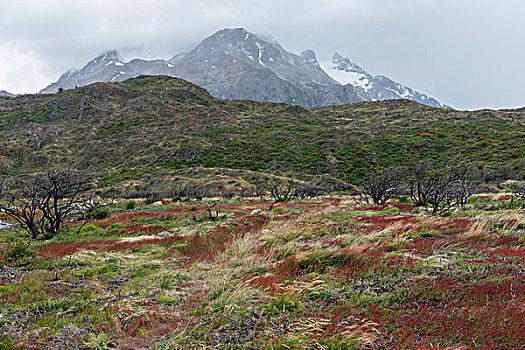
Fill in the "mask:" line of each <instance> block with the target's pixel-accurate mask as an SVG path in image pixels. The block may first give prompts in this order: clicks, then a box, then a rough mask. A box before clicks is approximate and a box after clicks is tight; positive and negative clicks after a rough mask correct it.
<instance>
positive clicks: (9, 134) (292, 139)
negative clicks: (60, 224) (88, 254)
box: [0, 76, 525, 182]
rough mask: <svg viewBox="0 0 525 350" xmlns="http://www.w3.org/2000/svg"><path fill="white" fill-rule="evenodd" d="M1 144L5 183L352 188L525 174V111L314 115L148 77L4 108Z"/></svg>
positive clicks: (404, 109)
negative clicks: (129, 179) (78, 174)
mask: <svg viewBox="0 0 525 350" xmlns="http://www.w3.org/2000/svg"><path fill="white" fill-rule="evenodd" d="M0 140H1V141H0V165H1V170H2V172H4V173H5V172H13V171H14V172H20V171H31V170H37V169H41V168H46V167H49V166H73V167H76V168H80V169H88V170H93V171H101V172H107V173H118V172H121V171H123V169H129V168H142V169H144V170H146V171H147V170H148V169H151V170H153V169H156V170H159V169H160V170H162V169H166V170H168V169H174V168H180V167H191V166H199V167H202V166H204V167H228V168H240V169H249V170H264V171H268V172H273V173H282V172H285V173H289V174H295V175H301V174H330V175H331V176H334V177H337V178H340V179H342V180H346V181H351V182H355V181H357V180H359V179H360V178H361V177H362V175H363V174H364V173H365V172H367V169H368V168H370V167H379V166H389V165H396V164H402V163H406V162H407V161H410V160H412V159H414V158H432V159H436V160H439V161H442V162H445V161H450V160H458V159H462V160H465V161H473V162H477V163H478V164H479V166H480V167H492V168H495V169H501V168H504V167H506V168H507V170H509V169H512V168H517V167H519V166H522V165H523V164H524V162H525V157H524V153H525V142H524V140H525V112H523V111H519V110H514V111H490V110H483V111H475V112H459V111H455V110H452V109H436V108H431V107H426V106H422V105H420V104H417V103H415V102H411V101H407V100H395V101H382V102H362V103H356V104H349V105H343V106H330V107H323V108H313V109H305V108H302V107H299V106H292V105H286V104H276V103H260V102H252V101H223V100H218V99H215V98H213V97H211V96H210V95H209V94H208V93H207V92H206V91H205V90H204V89H201V88H199V87H197V86H196V85H193V84H190V83H188V82H186V81H184V80H181V79H176V78H169V77H159V76H157V77H151V76H148V77H138V78H135V79H130V80H127V81H124V82H119V83H97V84H93V85H90V86H87V87H82V88H78V89H74V90H68V91H64V92H62V93H58V94H55V95H27V96H22V97H17V98H14V99H13V98H10V99H7V98H0Z"/></svg>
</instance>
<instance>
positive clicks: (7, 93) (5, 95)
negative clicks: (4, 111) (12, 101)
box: [0, 90, 16, 97]
mask: <svg viewBox="0 0 525 350" xmlns="http://www.w3.org/2000/svg"><path fill="white" fill-rule="evenodd" d="M0 97H16V95H14V94H11V93H9V92H7V91H5V90H0Z"/></svg>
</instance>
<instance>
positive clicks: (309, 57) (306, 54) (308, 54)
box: [299, 49, 317, 63]
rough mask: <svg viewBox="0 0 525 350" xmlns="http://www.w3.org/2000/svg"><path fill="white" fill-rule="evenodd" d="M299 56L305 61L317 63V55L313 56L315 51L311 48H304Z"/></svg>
mask: <svg viewBox="0 0 525 350" xmlns="http://www.w3.org/2000/svg"><path fill="white" fill-rule="evenodd" d="M299 56H301V57H302V59H303V60H305V61H308V62H315V63H317V57H315V52H314V51H313V50H310V49H308V50H304V51H303V52H301V54H300V55H299Z"/></svg>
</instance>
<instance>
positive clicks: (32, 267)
mask: <svg viewBox="0 0 525 350" xmlns="http://www.w3.org/2000/svg"><path fill="white" fill-rule="evenodd" d="M508 200H509V199H508V197H506V196H504V195H486V196H481V195H480V196H477V197H474V198H472V199H471V200H470V202H469V204H468V205H467V206H465V207H464V208H462V210H458V211H455V212H452V213H450V215H448V216H446V217H433V216H428V215H426V214H424V213H423V212H419V210H418V209H417V208H414V207H413V206H412V205H411V204H410V202H407V201H406V200H403V199H402V201H399V200H395V201H391V202H389V203H388V204H387V205H384V206H374V205H368V204H359V203H357V202H356V200H355V198H352V197H344V196H343V197H333V198H329V197H323V198H319V199H316V200H308V201H293V202H280V203H277V204H275V205H273V207H272V208H271V210H270V207H271V206H272V204H273V202H268V201H261V200H245V201H238V200H230V201H223V200H217V201H212V200H209V201H190V202H186V203H172V202H167V201H163V202H157V203H153V204H149V205H146V204H144V202H142V201H140V200H137V202H134V203H130V202H127V201H124V200H122V201H120V203H117V204H113V205H112V207H111V208H110V211H111V215H110V216H109V217H108V218H105V219H101V220H92V221H90V222H88V223H87V224H85V225H84V226H82V227H81V223H80V222H77V221H74V220H73V219H72V220H70V221H69V222H68V230H64V232H63V233H61V234H60V235H58V236H57V237H55V238H54V239H53V240H51V241H46V242H39V243H32V244H31V245H29V246H28V245H22V244H21V243H20V240H19V238H18V236H17V235H16V234H15V233H14V232H12V231H10V230H2V231H0V235H1V236H0V242H1V243H0V246H1V248H0V250H1V253H0V255H1V258H2V263H1V265H0V344H1V345H0V349H12V348H18V349H111V348H119V349H521V348H523V347H524V346H525V323H524V320H525V211H524V210H523V209H513V210H510V209H505V208H506V203H507V202H508ZM215 203H217V205H216V206H214V207H213V208H212V209H210V210H209V211H208V210H207V208H209V206H210V205H211V204H215ZM0 219H1V220H3V221H6V220H7V219H6V218H5V217H0Z"/></svg>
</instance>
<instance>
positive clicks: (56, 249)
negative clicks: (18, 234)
mask: <svg viewBox="0 0 525 350" xmlns="http://www.w3.org/2000/svg"><path fill="white" fill-rule="evenodd" d="M182 240H184V237H181V236H172V237H164V238H148V239H142V240H137V241H133V242H115V241H108V240H103V239H99V240H95V241H89V242H61V243H49V244H43V245H41V246H40V247H38V255H39V256H42V257H55V258H60V257H64V256H66V255H70V254H73V253H75V252H78V251H81V250H107V251H118V250H128V249H135V248H140V247H142V246H144V245H146V244H160V245H171V244H173V243H174V242H177V241H182Z"/></svg>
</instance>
